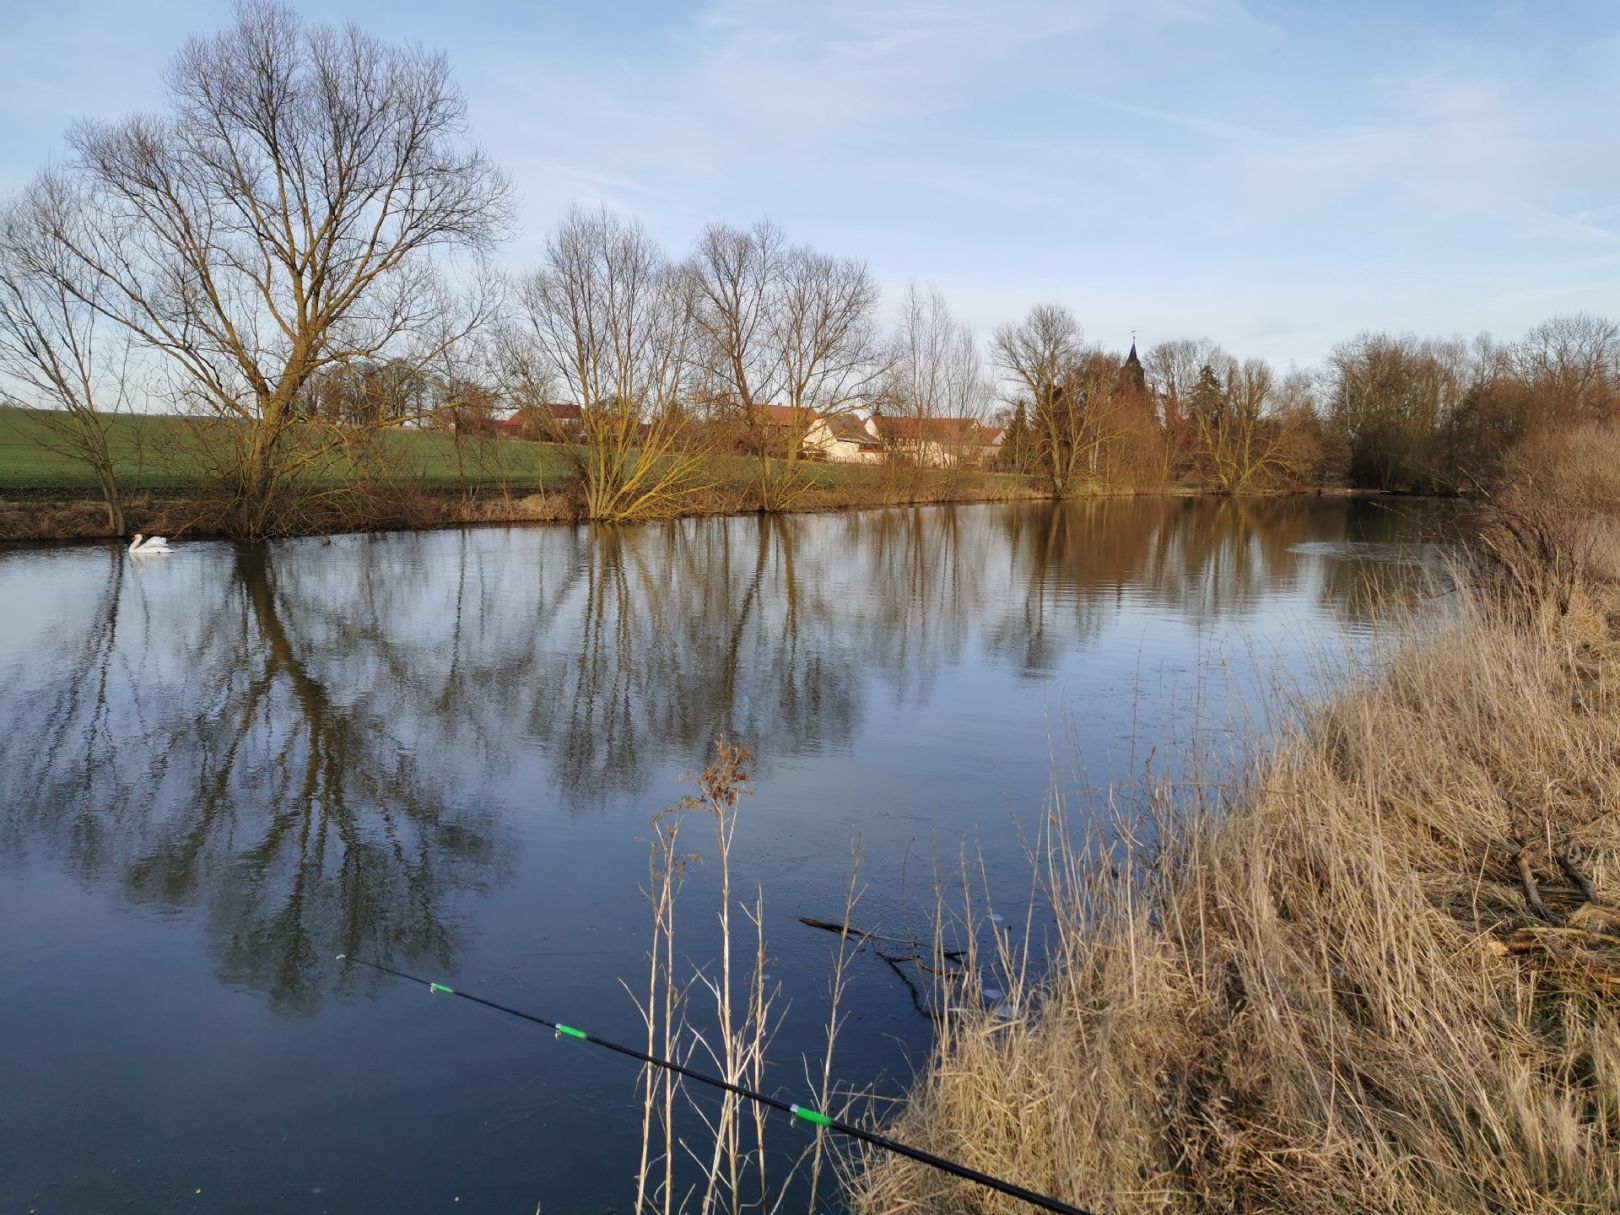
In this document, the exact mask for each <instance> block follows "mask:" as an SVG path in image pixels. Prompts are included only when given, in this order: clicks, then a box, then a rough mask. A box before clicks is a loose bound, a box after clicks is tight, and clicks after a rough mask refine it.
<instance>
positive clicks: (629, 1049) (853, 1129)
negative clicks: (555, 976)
mask: <svg viewBox="0 0 1620 1215" xmlns="http://www.w3.org/2000/svg"><path fill="white" fill-rule="evenodd" d="M337 960H338V961H339V962H353V963H355V964H357V965H360V966H369V967H370V968H371V969H372V970H379V971H381V972H382V973H383V974H386V975H393V976H394V978H396V979H404V980H405V981H406V982H407V983H420V984H422V986H424V987H426V988H427V989H428V993H429V994H430V995H444V996H460V997H461V998H462V999H463V1000H471V1001H472V1002H473V1003H474V1004H482V1005H483V1006H484V1007H485V1008H493V1009H494V1010H495V1011H496V1012H500V1013H505V1014H506V1015H507V1016H509V1017H516V1018H518V1019H519V1020H521V1021H529V1022H532V1023H533V1024H535V1025H540V1026H544V1027H545V1028H546V1029H549V1030H551V1031H552V1032H553V1033H554V1034H556V1035H557V1037H558V1038H559V1039H562V1038H577V1039H578V1040H579V1041H581V1042H589V1043H591V1044H592V1045H593V1046H600V1047H602V1049H604V1050H610V1051H613V1052H614V1053H615V1054H620V1055H625V1056H627V1057H628V1058H631V1059H634V1060H636V1061H637V1062H639V1063H646V1064H650V1065H651V1066H653V1067H656V1068H659V1069H661V1070H663V1071H666V1072H674V1073H675V1074H676V1075H677V1076H685V1077H686V1078H687V1079H688V1080H695V1081H697V1082H698V1083H699V1084H707V1085H708V1086H709V1087H711V1088H718V1089H723V1090H724V1091H726V1092H728V1093H731V1094H733V1095H735V1096H738V1097H742V1098H743V1099H745V1100H747V1101H753V1102H755V1103H756V1104H759V1105H763V1106H767V1107H769V1108H770V1109H773V1110H780V1111H782V1113H784V1114H789V1115H791V1116H792V1117H794V1118H797V1119H799V1120H800V1121H802V1122H808V1123H809V1124H810V1125H811V1126H817V1127H821V1128H823V1129H824V1130H829V1131H833V1132H835V1133H837V1134H840V1135H846V1136H848V1137H849V1138H851V1139H858V1140H860V1141H861V1142H862V1143H869V1144H871V1145H872V1146H873V1147H878V1148H882V1149H883V1150H884V1151H885V1152H892V1153H893V1154H894V1155H896V1156H905V1157H907V1158H908V1159H911V1160H916V1161H918V1162H920V1163H922V1164H926V1165H928V1166H929V1167H930V1168H935V1169H938V1170H939V1171H940V1172H942V1173H949V1174H951V1176H953V1177H961V1178H963V1179H964V1180H966V1181H972V1182H976V1183H977V1184H979V1185H982V1186H984V1187H985V1188H986V1189H991V1190H995V1191H996V1192H997V1193H1000V1194H1006V1195H1008V1196H1009V1197H1012V1198H1017V1199H1020V1200H1021V1201H1023V1202H1027V1203H1029V1205H1030V1206H1033V1207H1040V1208H1042V1209H1043V1210H1047V1211H1055V1212H1057V1215H1092V1212H1090V1211H1087V1210H1085V1209H1083V1208H1081V1207H1076V1206H1071V1205H1069V1204H1068V1203H1066V1202H1059V1201H1058V1200H1057V1199H1056V1198H1049V1197H1047V1196H1046V1195H1045V1194H1037V1193H1036V1192H1035V1191H1034V1190H1028V1189H1025V1188H1024V1187H1023V1186H1021V1185H1014V1184H1013V1183H1012V1182H1010V1181H1003V1180H1002V1179H1001V1178H999V1177H992V1176H991V1175H990V1174H989V1173H981V1172H980V1171H979V1170H978V1169H972V1168H969V1167H968V1166H967V1165H965V1164H957V1163H956V1162H955V1161H954V1160H946V1159H945V1158H944V1157H943V1156H936V1155H934V1154H933V1153H932V1152H925V1151H923V1150H922V1149H921V1148H914V1147H912V1146H911V1145H909V1144H905V1143H901V1142H900V1141H899V1140H897V1139H890V1138H889V1137H888V1136H887V1135H879V1134H877V1133H875V1132H873V1131H868V1130H865V1129H863V1128H861V1127H858V1126H856V1125H854V1124H853V1123H850V1122H845V1121H843V1120H842V1119H839V1118H834V1117H832V1116H830V1115H828V1114H823V1113H820V1112H819V1111H817V1110H813V1109H810V1108H809V1107H808V1106H803V1105H794V1104H793V1103H791V1102H787V1101H779V1100H777V1099H776V1098H775V1097H768V1096H766V1095H765V1094H764V1093H761V1092H758V1091H756V1090H754V1089H751V1088H744V1087H743V1086H742V1085H740V1084H732V1083H731V1082H730V1081H727V1080H722V1079H721V1078H720V1077H719V1076H709V1075H705V1074H704V1073H703V1072H700V1071H694V1070H693V1069H692V1068H690V1067H687V1066H686V1065H685V1064H681V1063H675V1062H673V1061H671V1060H669V1059H660V1058H659V1057H658V1056H657V1055H649V1054H647V1053H646V1052H645V1051H639V1050H637V1049H636V1048H635V1047H633V1046H622V1045H620V1044H619V1043H617V1042H609V1041H608V1040H607V1039H606V1038H597V1037H593V1036H592V1035H590V1034H588V1033H586V1032H585V1031H584V1030H582V1029H575V1028H574V1027H573V1026H572V1025H564V1024H562V1023H561V1022H560V1021H551V1020H548V1019H546V1018H545V1017H540V1016H536V1015H535V1014H534V1013H530V1012H524V1011H523V1010H522V1009H521V1008H511V1007H509V1006H507V1005H505V1004H497V1003H496V1002H495V1001H494V1000H486V999H484V997H483V996H475V995H473V994H472V992H470V991H457V990H456V989H455V988H453V987H447V986H445V985H444V984H443V983H435V982H434V981H433V980H431V979H422V978H418V977H417V976H416V975H411V974H406V973H405V972H404V971H403V970H395V969H394V968H393V967H392V966H384V965H383V964H382V963H381V962H371V961H367V960H366V959H365V958H351V957H349V956H348V955H347V954H341V953H340V954H338V956H337Z"/></svg>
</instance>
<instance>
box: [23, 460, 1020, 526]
mask: <svg viewBox="0 0 1620 1215" xmlns="http://www.w3.org/2000/svg"><path fill="white" fill-rule="evenodd" d="M816 471H817V473H820V474H823V475H818V476H813V477H811V478H810V479H809V481H808V483H807V485H806V486H805V488H804V490H803V491H802V492H801V493H800V494H799V495H798V496H797V497H796V498H795V499H794V503H793V508H792V509H793V510H795V511H826V510H854V509H864V508H870V507H883V506H911V505H922V504H929V503H943V502H1007V501H1018V500H1035V499H1044V498H1046V497H1048V495H1047V494H1046V493H1045V492H1044V491H1043V490H1042V489H1041V488H1040V487H1039V486H1038V485H1036V484H1035V483H1034V482H1032V481H1031V479H1030V478H1027V477H1012V476H1007V475H1003V474H996V473H980V472H947V471H940V470H933V469H915V468H911V469H898V470H892V469H858V470H845V469H833V470H831V471H830V472H827V471H826V470H825V469H817V470H816ZM759 509H760V506H759V500H758V489H757V486H756V484H755V482H754V479H753V476H752V473H751V471H749V470H747V469H742V470H739V469H738V468H736V467H733V466H731V465H724V466H721V467H718V468H717V469H716V470H715V475H714V476H713V478H712V484H710V485H709V486H708V487H707V488H706V489H703V490H701V491H697V492H694V493H692V494H690V495H687V496H685V497H684V498H683V499H682V500H681V503H680V507H679V509H678V510H672V511H669V512H667V513H666V514H665V515H658V514H652V515H649V516H648V518H659V517H667V516H668V515H680V516H703V515H731V514H749V513H753V512H756V511H758V510H759ZM126 514H127V517H128V519H129V521H130V530H131V531H141V532H146V533H148V534H154V533H155V534H158V535H166V536H219V535H228V534H230V526H231V502H230V500H229V499H228V498H226V497H223V496H220V495H217V494H208V493H204V492H190V493H144V494H135V495H132V496H131V497H130V499H129V500H128V503H127V509H126ZM582 517H583V504H582V501H581V499H580V495H579V494H578V492H577V488H576V487H574V486H570V485H567V484H563V485H559V486H557V487H556V488H554V489H551V490H548V491H546V492H543V493H538V492H536V493H525V492H513V491H507V490H503V489H501V488H499V487H488V486H481V487H477V488H468V489H461V490H457V489H453V488H432V489H429V488H423V487H419V486H413V485H398V484H390V485H386V486H341V487H336V488H328V489H323V490H320V491H317V492H311V493H308V494H304V495H301V496H296V495H288V496H287V497H286V498H285V500H284V502H283V503H282V505H281V515H280V516H279V517H278V518H277V519H276V521H275V526H274V528H273V532H274V534H280V535H318V534H322V533H327V532H340V531H381V530H411V529H417V528H432V527H456V526H461V525H467V524H482V523H540V522H559V521H577V520H579V519H581V518H582ZM109 535H110V532H109V530H108V528H107V520H106V510H105V508H104V507H103V506H102V505H101V502H100V500H99V499H98V498H94V497H92V496H90V495H89V494H88V493H86V492H81V491H70V492H65V493H64V492H44V491H40V492H31V493H12V494H10V495H0V542H6V541H33V540H98V539H106V538H107V537H108V536H109Z"/></svg>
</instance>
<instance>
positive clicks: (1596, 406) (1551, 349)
mask: <svg viewBox="0 0 1620 1215" xmlns="http://www.w3.org/2000/svg"><path fill="white" fill-rule="evenodd" d="M1508 357H1509V362H1510V365H1511V367H1512V369H1513V372H1514V374H1515V375H1516V376H1517V377H1518V379H1519V382H1520V383H1521V384H1523V385H1524V386H1525V387H1526V388H1527V389H1529V390H1530V392H1531V393H1532V394H1533V395H1534V397H1535V398H1536V399H1535V402H1534V408H1535V411H1536V413H1537V415H1539V416H1538V417H1536V418H1535V419H1533V420H1532V423H1531V424H1532V425H1538V424H1546V423H1551V424H1553V425H1574V424H1578V423H1581V422H1606V421H1609V420H1610V419H1612V418H1613V417H1614V415H1615V413H1616V411H1617V410H1620V325H1616V324H1615V322H1613V321H1611V320H1610V319H1609V318H1608V317H1602V316H1593V315H1591V314H1589V313H1574V314H1572V315H1566V316H1555V317H1552V318H1551V319H1550V320H1546V321H1543V322H1542V323H1541V324H1539V325H1537V326H1536V327H1535V328H1534V329H1532V330H1530V332H1529V333H1527V334H1525V336H1524V339H1523V340H1522V341H1520V342H1519V343H1517V344H1516V345H1515V346H1514V347H1513V349H1512V351H1511V352H1510V354H1509V356H1508Z"/></svg>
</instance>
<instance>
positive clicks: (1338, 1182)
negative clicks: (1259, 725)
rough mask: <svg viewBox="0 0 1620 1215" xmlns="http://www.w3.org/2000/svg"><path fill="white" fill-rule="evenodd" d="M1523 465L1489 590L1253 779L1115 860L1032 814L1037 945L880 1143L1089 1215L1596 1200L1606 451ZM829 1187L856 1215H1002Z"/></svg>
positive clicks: (1618, 1057) (867, 1179)
mask: <svg viewBox="0 0 1620 1215" xmlns="http://www.w3.org/2000/svg"><path fill="white" fill-rule="evenodd" d="M1520 459H1521V464H1520V467H1519V473H1520V475H1521V476H1524V475H1525V474H1526V472H1527V471H1529V470H1533V479H1531V478H1529V477H1527V478H1526V479H1525V480H1524V481H1522V482H1521V483H1520V484H1519V485H1516V486H1513V487H1509V488H1507V489H1504V490H1503V492H1501V493H1500V494H1499V495H1498V497H1497V500H1496V505H1495V508H1494V517H1493V520H1492V524H1491V528H1490V529H1489V530H1488V533H1487V538H1486V541H1485V549H1484V552H1485V556H1484V558H1483V559H1482V562H1481V566H1480V569H1479V571H1478V579H1477V580H1476V585H1479V586H1482V587H1484V588H1485V589H1483V590H1480V591H1476V592H1474V593H1473V594H1471V595H1469V596H1468V597H1467V598H1468V601H1467V602H1466V603H1465V604H1464V605H1463V606H1462V607H1461V608H1460V609H1459V611H1458V612H1457V613H1456V614H1455V615H1454V617H1453V618H1452V619H1451V621H1450V623H1449V624H1448V625H1447V626H1446V627H1444V628H1443V629H1442V630H1441V631H1440V633H1439V634H1438V635H1437V636H1427V637H1425V638H1423V639H1422V640H1416V639H1414V640H1413V642H1412V643H1411V644H1410V645H1408V646H1407V647H1406V648H1405V649H1404V650H1403V651H1401V652H1399V653H1397V654H1395V655H1394V657H1393V660H1392V661H1391V662H1390V663H1389V664H1387V666H1385V667H1383V668H1382V669H1381V671H1380V672H1379V673H1378V674H1377V675H1376V676H1370V677H1368V678H1367V679H1366V680H1365V681H1364V682H1363V683H1362V684H1360V685H1359V686H1351V687H1349V688H1347V689H1345V690H1343V691H1342V693H1341V694H1340V695H1339V696H1338V697H1337V699H1335V700H1334V701H1332V702H1331V703H1329V704H1327V705H1326V706H1325V707H1322V708H1320V709H1318V710H1316V711H1315V712H1313V713H1312V714H1310V715H1309V716H1308V717H1307V718H1306V719H1305V721H1304V724H1302V725H1301V726H1300V727H1299V728H1298V729H1297V730H1296V731H1295V732H1294V734H1293V735H1292V736H1291V737H1289V738H1288V739H1286V740H1285V741H1284V742H1283V744H1282V745H1281V746H1280V747H1279V748H1277V749H1276V750H1275V751H1274V752H1273V753H1272V754H1271V755H1270V756H1269V757H1268V758H1266V759H1265V760H1263V761H1262V762H1259V763H1258V764H1256V766H1255V768H1254V770H1253V771H1252V773H1251V774H1250V780H1249V782H1248V786H1247V791H1246V792H1244V793H1242V794H1240V795H1237V796H1235V797H1229V798H1226V799H1223V800H1217V799H1216V797H1215V796H1214V795H1213V794H1212V795H1209V796H1207V797H1205V798H1204V799H1203V800H1202V801H1201V802H1200V803H1199V804H1194V805H1191V806H1188V805H1186V804H1182V805H1180V806H1178V807H1175V808H1172V807H1170V806H1169V805H1168V804H1166V803H1164V802H1162V801H1161V804H1160V805H1159V807H1158V821H1157V822H1155V823H1151V824H1149V826H1150V827H1151V828H1152V830H1150V831H1147V832H1144V833H1143V839H1142V842H1139V843H1132V842H1131V833H1130V832H1129V831H1126V832H1124V833H1123V834H1122V836H1111V837H1109V839H1107V840H1106V841H1105V840H1103V839H1101V838H1094V839H1091V840H1077V839H1073V838H1071V837H1070V836H1069V835H1068V834H1067V833H1066V828H1065V825H1064V824H1065V822H1066V819H1065V818H1064V816H1063V815H1062V814H1061V813H1059V812H1054V815H1053V816H1052V819H1051V821H1050V828H1049V834H1048V837H1047V838H1046V840H1045V841H1044V843H1043V846H1042V847H1041V849H1040V856H1041V869H1042V872H1041V878H1040V885H1041V886H1042V888H1043V891H1044V894H1045V896H1046V898H1047V899H1049V900H1050V903H1051V907H1052V910H1053V911H1054V913H1055V915H1056V920H1057V933H1056V937H1055V941H1054V942H1053V943H1051V944H1050V945H1049V946H1047V947H1044V948H1048V949H1049V950H1050V952H1043V953H1042V954H1041V956H1040V957H1039V959H1038V962H1039V965H1038V966H1036V965H1034V964H1033V963H1034V962H1035V961H1036V959H1033V958H1031V957H1030V956H1029V953H1028V952H1025V951H1020V950H1017V949H1011V950H1010V951H1009V956H1008V957H1006V958H1004V959H1002V960H1001V964H1000V967H999V969H1000V970H1001V971H1002V972H1003V973H1004V974H1007V975H1008V976H1010V977H1009V979H1008V980H1007V981H1008V982H1009V986H1010V989H1011V990H1010V993H1009V997H1008V1000H1007V1002H1006V1004H1005V1005H1003V1006H1002V1007H1001V1008H1000V1009H998V1010H996V1011H986V1009H985V1002H984V1001H983V1000H982V999H978V998H975V993H974V992H973V991H971V990H969V991H966V992H951V993H945V994H946V995H947V997H948V998H947V1000H946V1007H947V1015H946V1017H945V1019H944V1021H943V1023H942V1026H941V1032H940V1039H939V1043H938V1047H937V1050H936V1053H935V1056H934V1059H933V1062H932V1065H931V1067H930V1068H929V1069H928V1070H927V1072H926V1073H925V1074H924V1075H923V1077H922V1078H921V1079H920V1080H919V1082H918V1083H917V1085H916V1088H915V1090H914V1092H913V1094H912V1096H911V1099H910V1101H909V1103H908V1105H907V1106H906V1107H905V1109H904V1112H903V1113H901V1114H900V1116H899V1117H898V1118H897V1119H896V1120H895V1121H894V1123H893V1124H892V1125H891V1126H890V1128H889V1129H890V1130H891V1131H892V1133H893V1134H895V1135H896V1136H897V1137H899V1138H902V1139H905V1140H907V1141H910V1142H913V1143H916V1144H919V1145H921V1146H924V1147H927V1148H929V1149H930V1150H933V1151H935V1152H939V1153H941V1154H943V1155H946V1156H950V1157H952V1158H955V1159H958V1160H961V1161H963V1162H965V1163H968V1164H971V1165H973V1166H975V1167H977V1168H980V1169H983V1170H986V1171H988V1172H992V1173H996V1174H1000V1175H1002V1176H1006V1177H1010V1178H1012V1179H1015V1180H1017V1181H1018V1182H1020V1183H1022V1184H1024V1185H1026V1186H1030V1187H1033V1188H1036V1189H1041V1190H1044V1191H1046V1192H1048V1193H1051V1194H1054V1195H1056V1196H1059V1197H1061V1198H1064V1199H1066V1200H1069V1201H1071V1202H1074V1203H1077V1204H1079V1205H1082V1206H1084V1207H1087V1208H1089V1209H1091V1210H1094V1211H1097V1212H1110V1213H1124V1212H1148V1211H1154V1212H1245V1213H1247V1212H1259V1211H1286V1212H1324V1213H1326V1212H1334V1213H1335V1215H1342V1213H1346V1212H1351V1213H1354V1212H1367V1213H1369V1215H1370V1213H1372V1212H1380V1213H1383V1212H1423V1213H1433V1215H1439V1213H1441V1212H1457V1213H1459V1215H1460V1213H1461V1212H1470V1213H1473V1212H1481V1211H1493V1212H1509V1211H1512V1212H1546V1213H1548V1215H1551V1213H1553V1212H1558V1213H1560V1215H1574V1213H1576V1212H1580V1213H1596V1212H1613V1211H1616V1210H1620V914H1617V913H1616V912H1614V911H1612V910H1610V908H1612V907H1614V906H1616V905H1620V591H1617V588H1616V585H1615V581H1614V575H1615V573H1616V571H1617V570H1620V524H1617V521H1616V519H1615V517H1614V516H1615V506H1616V504H1617V503H1620V440H1617V439H1616V438H1615V436H1614V435H1613V434H1612V433H1609V432H1604V433H1601V434H1597V433H1594V434H1587V435H1581V436H1572V437H1571V436H1566V437H1565V438H1562V439H1545V440H1539V441H1538V442H1537V444H1536V445H1534V446H1532V447H1530V448H1527V449H1526V450H1524V451H1522V452H1521V453H1520ZM1122 840H1123V842H1122ZM971 972H972V968H970V970H969V973H970V975H971ZM1037 972H1038V973H1039V974H1040V975H1041V976H1042V977H1040V978H1039V979H1035V978H1030V977H1028V976H1030V975H1033V974H1035V973H1037ZM970 982H971V978H970ZM854 1172H855V1175H854V1178H853V1182H854V1187H855V1207H856V1209H857V1210H858V1211H860V1212H863V1213H864V1215H878V1213H885V1215H887V1213H895V1212H913V1211H940V1212H979V1211H998V1212H999V1211H1007V1212H1011V1211H1013V1210H1015V1209H1019V1208H1018V1204H1016V1203H1013V1202H1011V1201H1010V1200H1005V1199H1001V1198H998V1197H997V1196H995V1195H992V1194H989V1193H987V1192H985V1191H983V1190H980V1189H977V1188H973V1187H965V1186H962V1185H960V1184H958V1183H956V1182H953V1181H952V1180H951V1179H949V1178H946V1177H942V1176H940V1175H938V1174H936V1173H933V1172H931V1171H929V1170H926V1169H923V1168H921V1167H919V1166H916V1165H913V1164H911V1163H909V1162H906V1161H902V1160H894V1159H889V1158H876V1157H873V1158H866V1159H862V1160H859V1161H857V1162H856V1167H855V1171H854Z"/></svg>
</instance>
